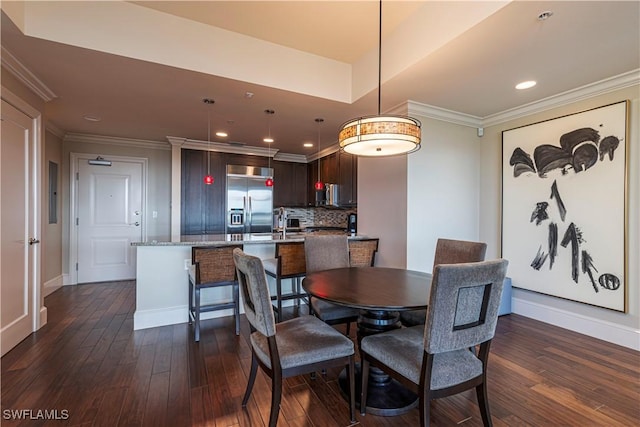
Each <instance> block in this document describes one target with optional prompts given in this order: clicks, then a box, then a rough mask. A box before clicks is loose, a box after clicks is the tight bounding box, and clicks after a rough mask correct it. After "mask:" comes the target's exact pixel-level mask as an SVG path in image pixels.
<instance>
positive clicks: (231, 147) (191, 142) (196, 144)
mask: <svg viewBox="0 0 640 427" xmlns="http://www.w3.org/2000/svg"><path fill="white" fill-rule="evenodd" d="M167 140H168V141H169V143H170V144H171V145H178V146H180V147H181V148H188V149H191V150H203V151H215V152H218V153H231V154H246V155H250V156H262V157H272V158H273V157H275V156H276V154H278V149H277V148H271V149H269V148H264V147H254V146H251V145H243V144H234V143H227V142H214V141H212V142H209V141H200V140H197V139H188V138H181V137H176V136H167Z"/></svg>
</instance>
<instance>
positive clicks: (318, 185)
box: [314, 118, 324, 191]
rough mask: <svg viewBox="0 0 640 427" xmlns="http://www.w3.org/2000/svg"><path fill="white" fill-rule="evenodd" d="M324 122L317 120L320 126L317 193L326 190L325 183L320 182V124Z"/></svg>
mask: <svg viewBox="0 0 640 427" xmlns="http://www.w3.org/2000/svg"><path fill="white" fill-rule="evenodd" d="M322 122H324V119H322V118H317V119H316V123H317V124H318V180H317V181H316V183H315V185H314V188H315V189H316V191H322V190H324V183H323V182H322V181H320V124H321V123H322Z"/></svg>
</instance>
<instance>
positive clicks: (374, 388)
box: [338, 363, 418, 417]
mask: <svg viewBox="0 0 640 427" xmlns="http://www.w3.org/2000/svg"><path fill="white" fill-rule="evenodd" d="M374 371H379V370H378V369H377V368H373V367H371V368H370V369H369V387H368V388H367V414H372V415H379V416H384V417H393V416H395V415H401V414H404V413H406V412H409V411H410V410H412V409H413V408H415V407H417V406H418V396H417V395H416V394H415V393H413V392H411V391H409V390H408V389H407V388H405V387H404V386H403V385H402V384H400V383H399V382H398V381H396V380H394V379H392V378H391V377H389V376H388V375H385V374H383V375H378V373H377V372H374ZM379 372H382V371H379ZM355 374H356V375H355V378H356V408H358V409H360V390H362V388H361V384H362V370H361V367H360V363H356V373H355ZM338 384H339V385H340V390H341V392H342V394H343V396H344V397H345V399H347V400H348V398H349V394H348V393H349V378H348V376H347V370H346V369H344V370H343V371H342V372H340V375H339V377H338Z"/></svg>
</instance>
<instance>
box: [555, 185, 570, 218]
mask: <svg viewBox="0 0 640 427" xmlns="http://www.w3.org/2000/svg"><path fill="white" fill-rule="evenodd" d="M551 198H552V199H555V201H556V204H557V205H558V212H560V219H562V221H564V218H565V217H566V216H567V209H566V208H565V207H564V202H563V201H562V198H561V197H560V192H558V184H557V182H556V180H555V179H554V180H553V184H552V185H551Z"/></svg>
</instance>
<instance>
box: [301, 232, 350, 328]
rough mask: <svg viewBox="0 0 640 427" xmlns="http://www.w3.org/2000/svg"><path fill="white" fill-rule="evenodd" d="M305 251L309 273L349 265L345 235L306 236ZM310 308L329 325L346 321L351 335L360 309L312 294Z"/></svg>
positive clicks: (312, 312)
mask: <svg viewBox="0 0 640 427" xmlns="http://www.w3.org/2000/svg"><path fill="white" fill-rule="evenodd" d="M304 253H305V257H306V264H307V274H308V273H313V272H315V271H321V270H331V269H334V268H344V267H349V266H350V264H349V244H348V239H347V236H345V235H335V234H328V235H318V236H306V237H305V239H304ZM309 310H310V313H311V314H314V315H315V316H316V317H318V318H319V319H320V320H322V321H324V322H325V323H327V324H329V325H338V324H343V323H345V324H346V325H347V335H349V332H350V327H351V322H355V321H356V320H358V315H359V314H360V311H359V310H357V309H355V308H351V307H346V306H342V305H338V304H333V303H330V302H327V301H323V300H321V299H318V298H315V297H312V296H310V297H309Z"/></svg>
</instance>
